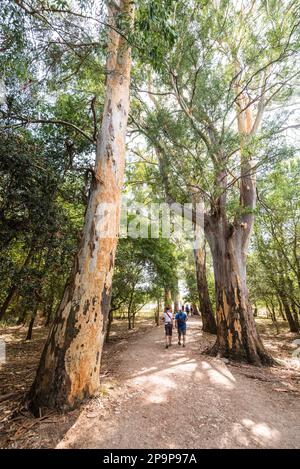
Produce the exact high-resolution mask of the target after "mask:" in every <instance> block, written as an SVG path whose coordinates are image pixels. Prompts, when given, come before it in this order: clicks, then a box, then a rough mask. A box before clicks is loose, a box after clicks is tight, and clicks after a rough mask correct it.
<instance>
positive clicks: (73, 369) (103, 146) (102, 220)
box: [27, 0, 134, 415]
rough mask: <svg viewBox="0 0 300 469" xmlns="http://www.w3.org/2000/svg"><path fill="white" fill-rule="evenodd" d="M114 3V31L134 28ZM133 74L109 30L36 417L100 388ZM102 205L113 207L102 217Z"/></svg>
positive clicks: (123, 45) (129, 12)
mask: <svg viewBox="0 0 300 469" xmlns="http://www.w3.org/2000/svg"><path fill="white" fill-rule="evenodd" d="M117 3H119V5H120V10H119V9H115V6H113V7H112V8H113V9H114V10H113V11H111V12H110V14H109V21H112V23H114V21H115V20H116V14H117V11H119V13H120V14H122V15H123V18H124V17H128V19H129V21H131V20H132V18H133V9H134V4H133V2H132V1H131V0H120V1H119V2H114V3H113V5H115V4H117ZM130 68H131V55H130V48H129V46H128V43H127V42H126V40H125V39H124V37H123V36H120V35H119V34H118V33H117V32H116V30H115V29H113V28H110V29H109V33H108V60H107V70H108V72H109V73H108V74H107V82H106V96H105V103H104V110H103V117H102V125H101V130H100V132H99V136H98V139H97V149H96V162H95V170H94V177H93V181H92V185H91V190H90V198H89V203H88V207H87V210H86V215H85V222H84V228H83V233H82V239H81V243H80V248H79V251H78V253H77V255H76V258H75V261H74V265H73V269H72V273H71V276H70V279H69V282H68V284H67V286H66V289H65V291H64V294H63V298H62V301H61V304H60V306H59V308H58V310H57V314H56V317H55V320H54V322H53V325H52V327H51V329H50V332H49V336H48V339H47V342H46V345H45V347H44V350H43V353H42V357H41V360H40V364H39V367H38V370H37V374H36V377H35V380H34V383H33V385H32V387H31V389H30V392H29V395H28V399H27V400H28V406H29V408H30V409H31V410H32V411H33V412H34V413H35V414H37V415H38V414H39V411H40V408H44V407H50V408H59V409H70V408H74V407H75V406H76V405H78V404H79V403H80V402H81V401H82V400H83V399H84V398H87V397H89V396H93V395H95V394H96V393H97V391H98V388H99V372H100V361H101V353H102V346H103V341H104V334H105V329H106V321H107V316H108V313H109V309H110V298H111V287H112V276H113V269H114V261H115V252H116V246H117V234H118V227H119V218H120V198H121V190H122V186H123V181H124V166H125V138H126V130H127V119H128V112H129V85H130ZM105 204H111V206H110V207H109V208H110V211H109V212H108V213H107V214H106V213H105V212H103V207H104V206H105ZM106 225H108V227H109V228H110V233H109V234H107V233H105V230H106V229H107V226H106Z"/></svg>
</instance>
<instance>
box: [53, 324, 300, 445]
mask: <svg viewBox="0 0 300 469" xmlns="http://www.w3.org/2000/svg"><path fill="white" fill-rule="evenodd" d="M202 337H203V333H202V331H201V323H200V320H199V319H196V318H192V319H190V320H189V322H188V332H187V346H186V348H183V347H182V346H181V347H180V346H179V345H178V344H177V340H176V339H177V337H176V336H175V337H174V339H173V340H174V344H173V345H172V347H170V348H169V349H168V350H166V349H164V337H163V327H156V328H153V329H151V330H150V331H148V332H147V333H146V334H144V335H142V336H138V337H133V338H132V341H131V342H130V343H129V344H128V347H127V349H126V351H125V353H122V356H121V359H120V362H119V363H118V366H117V370H116V371H115V381H114V382H113V383H112V382H111V384H110V385H109V386H108V388H107V391H108V393H107V391H106V393H105V392H104V393H103V395H102V397H100V398H98V399H94V400H93V401H91V402H90V403H89V404H88V405H87V406H86V408H85V409H84V410H83V412H82V413H81V415H80V416H79V418H78V420H77V421H76V423H75V424H74V425H73V427H71V428H70V429H69V431H68V432H67V433H66V435H65V436H64V438H63V439H62V441H61V442H60V443H59V444H58V445H57V448H164V449H168V448H247V447H250V448H256V447H264V448H272V447H277V448H279V447H280V448H299V447H300V418H299V417H300V402H299V401H300V399H299V396H298V397H297V395H292V394H290V393H286V392H283V393H282V392H277V391H276V389H274V386H277V388H278V382H277V384H276V382H275V383H274V382H272V380H268V379H267V380H261V379H253V376H252V377H249V376H245V374H243V373H242V372H241V371H240V369H239V367H237V366H232V365H230V364H226V363H224V361H223V360H221V359H217V358H211V357H207V356H205V355H201V354H200V353H199V343H200V341H201V338H202ZM250 368H251V369H253V367H250ZM273 381H274V380H273Z"/></svg>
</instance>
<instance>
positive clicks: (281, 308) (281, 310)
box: [277, 295, 286, 321]
mask: <svg viewBox="0 0 300 469" xmlns="http://www.w3.org/2000/svg"><path fill="white" fill-rule="evenodd" d="M277 301H278V305H279V312H280V316H281V317H282V319H283V320H284V321H286V317H285V315H284V312H283V306H282V301H281V299H280V296H279V295H277Z"/></svg>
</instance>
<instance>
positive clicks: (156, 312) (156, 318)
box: [155, 298, 160, 326]
mask: <svg viewBox="0 0 300 469" xmlns="http://www.w3.org/2000/svg"><path fill="white" fill-rule="evenodd" d="M159 312H160V298H157V307H156V310H155V324H156V325H157V326H159Z"/></svg>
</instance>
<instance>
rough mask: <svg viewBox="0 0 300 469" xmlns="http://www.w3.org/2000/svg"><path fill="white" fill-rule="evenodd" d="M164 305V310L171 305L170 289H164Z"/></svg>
mask: <svg viewBox="0 0 300 469" xmlns="http://www.w3.org/2000/svg"><path fill="white" fill-rule="evenodd" d="M164 304H165V308H166V307H167V306H170V307H171V305H172V293H171V290H170V288H167V287H166V288H165V300H164Z"/></svg>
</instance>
